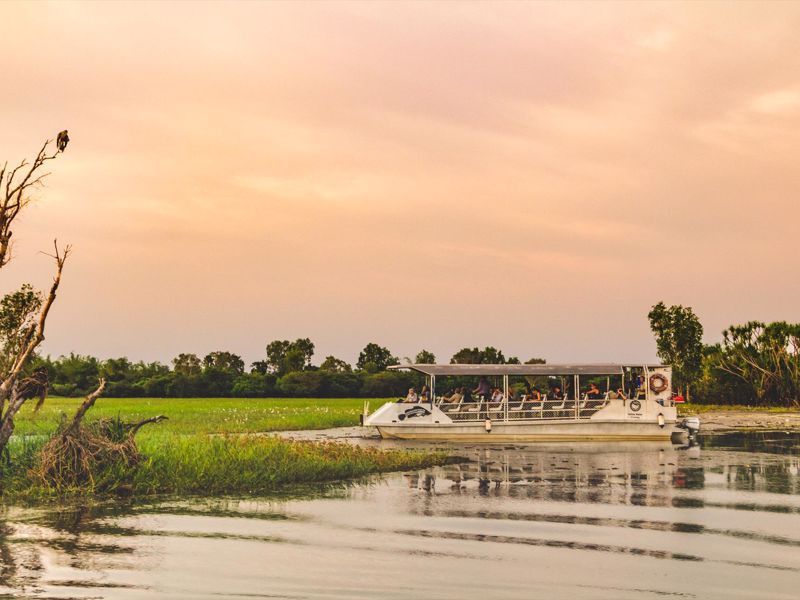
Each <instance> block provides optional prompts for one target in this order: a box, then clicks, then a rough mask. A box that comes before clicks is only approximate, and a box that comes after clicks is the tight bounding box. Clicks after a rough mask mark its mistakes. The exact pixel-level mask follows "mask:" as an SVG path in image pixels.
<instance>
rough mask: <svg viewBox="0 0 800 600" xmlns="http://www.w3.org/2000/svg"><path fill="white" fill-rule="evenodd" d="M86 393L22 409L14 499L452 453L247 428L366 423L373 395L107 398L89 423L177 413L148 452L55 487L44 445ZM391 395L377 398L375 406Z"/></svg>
mask: <svg viewBox="0 0 800 600" xmlns="http://www.w3.org/2000/svg"><path fill="white" fill-rule="evenodd" d="M81 401H82V399H80V398H48V399H47V401H46V403H45V405H44V407H43V408H42V410H41V411H39V413H38V414H35V415H34V414H33V411H32V406H26V407H25V408H24V410H23V411H21V413H20V414H19V415H18V417H17V419H16V421H17V427H16V432H15V436H14V437H12V443H11V445H10V452H11V463H10V465H9V466H6V467H5V468H2V477H0V492H2V495H3V496H4V497H5V498H6V499H11V500H13V499H14V498H29V499H32V498H45V499H46V498H52V497H54V496H61V495H64V494H68V495H70V494H76V493H77V494H83V495H86V494H98V493H99V494H114V493H123V492H124V493H126V494H135V495H137V496H143V495H149V494H204V495H217V494H240V493H245V494H256V493H269V492H273V491H276V490H279V489H281V488H283V487H284V486H286V485H292V484H301V483H303V484H305V483H316V482H325V481H335V480H342V479H348V478H353V477H361V476H364V475H368V474H370V473H379V472H385V471H394V470H407V469H418V468H423V467H426V466H430V465H434V464H439V463H441V462H443V461H444V460H445V455H444V454H442V453H436V452H434V453H430V452H415V451H403V450H380V449H377V448H364V447H358V446H353V445H350V444H342V443H339V444H337V443H314V442H294V441H288V440H284V439H280V438H277V437H274V436H262V435H238V434H247V433H253V434H255V433H262V432H269V431H280V430H298V429H324V428H328V427H338V426H347V425H357V424H358V416H359V414H361V411H362V410H363V405H364V401H363V400H362V399H360V398H344V399H338V398H337V399H316V398H314V399H299V398H291V399H283V398H281V399H277V398H262V399H240V398H119V399H118V398H100V399H99V400H98V401H97V404H96V405H95V406H94V407H93V408H92V410H91V411H90V412H89V413H88V416H87V419H86V423H87V426H88V427H90V428H91V424H92V422H95V421H97V420H99V419H113V418H116V417H118V416H119V417H120V418H121V419H122V420H124V421H126V422H134V421H139V420H142V419H146V418H149V417H154V416H157V415H166V416H167V417H169V420H168V421H165V422H163V423H159V424H155V425H149V426H147V427H145V428H144V429H142V430H141V431H140V433H139V434H138V435H137V437H136V440H137V445H138V447H139V451H140V453H141V460H139V462H138V463H137V464H136V465H135V466H133V467H131V466H130V465H127V464H122V463H119V462H116V463H112V464H105V465H97V466H95V467H93V471H92V475H91V481H90V483H82V484H81V485H80V486H77V487H72V488H69V489H54V488H53V487H51V486H50V485H49V484H48V483H47V481H43V480H42V479H41V478H37V476H36V470H37V465H39V464H41V449H42V447H43V446H44V444H45V442H46V441H47V439H48V438H49V436H50V435H52V434H53V433H54V432H55V431H56V430H57V429H58V425H59V422H60V421H61V419H62V418H63V416H66V417H67V418H71V417H72V415H73V414H74V413H75V410H76V409H77V407H78V406H79V404H80V403H81ZM382 402H383V401H382V400H372V401H370V405H371V409H372V410H374V409H375V407H377V406H379V405H380V404H382Z"/></svg>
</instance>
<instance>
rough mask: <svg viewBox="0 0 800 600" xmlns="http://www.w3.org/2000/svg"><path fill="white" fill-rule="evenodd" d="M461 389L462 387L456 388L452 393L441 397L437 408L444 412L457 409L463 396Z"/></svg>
mask: <svg viewBox="0 0 800 600" xmlns="http://www.w3.org/2000/svg"><path fill="white" fill-rule="evenodd" d="M461 391H462V388H456V390H455V391H454V392H453V393H452V394H450V395H449V396H445V397H444V398H443V399H442V403H441V404H440V405H439V408H440V409H441V410H443V411H445V412H447V411H449V410H455V409H457V408H458V405H459V404H460V403H461V399H462V398H463V397H464V395H463V394H462V393H461Z"/></svg>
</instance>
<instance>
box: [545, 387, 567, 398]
mask: <svg viewBox="0 0 800 600" xmlns="http://www.w3.org/2000/svg"><path fill="white" fill-rule="evenodd" d="M547 395H548V396H549V397H550V398H551V399H553V400H563V399H564V392H562V391H561V387H559V386H557V385H556V386H553V387H552V388H551V389H550V392H549V393H548V394H547Z"/></svg>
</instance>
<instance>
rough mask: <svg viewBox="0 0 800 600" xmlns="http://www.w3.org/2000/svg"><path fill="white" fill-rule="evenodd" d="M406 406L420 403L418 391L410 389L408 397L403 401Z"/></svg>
mask: <svg viewBox="0 0 800 600" xmlns="http://www.w3.org/2000/svg"><path fill="white" fill-rule="evenodd" d="M403 402H405V403H406V404H416V403H417V402H419V396H417V390H416V389H414V388H413V387H412V388H408V395H406V399H405V400H403Z"/></svg>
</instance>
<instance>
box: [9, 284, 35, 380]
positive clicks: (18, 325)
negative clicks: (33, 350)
mask: <svg viewBox="0 0 800 600" xmlns="http://www.w3.org/2000/svg"><path fill="white" fill-rule="evenodd" d="M43 299H44V298H43V296H42V294H41V293H40V292H38V291H36V290H34V289H33V287H32V286H31V285H29V284H27V283H26V284H24V285H23V286H22V287H21V288H20V289H19V290H17V291H16V292H13V293H11V294H7V295H5V296H3V299H2V300H0V344H2V351H3V355H2V356H1V357H0V369H2V372H3V373H5V372H7V371H8V370H10V369H11V368H12V367H13V363H14V360H15V359H16V357H17V356H18V355H19V353H20V351H21V350H22V348H23V347H24V345H25V344H26V343H27V340H28V338H30V336H31V335H32V334H33V331H34V330H35V328H36V318H37V316H38V315H39V310H40V309H41V308H42V301H43Z"/></svg>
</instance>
